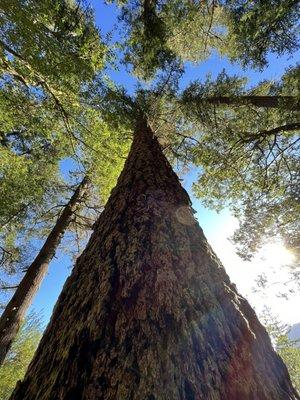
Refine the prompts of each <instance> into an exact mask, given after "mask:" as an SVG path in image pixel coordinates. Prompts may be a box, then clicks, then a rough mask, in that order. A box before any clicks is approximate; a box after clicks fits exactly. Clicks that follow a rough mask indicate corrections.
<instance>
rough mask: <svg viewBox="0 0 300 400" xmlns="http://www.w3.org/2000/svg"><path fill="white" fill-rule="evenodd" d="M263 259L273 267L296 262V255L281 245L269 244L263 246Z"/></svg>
mask: <svg viewBox="0 0 300 400" xmlns="http://www.w3.org/2000/svg"><path fill="white" fill-rule="evenodd" d="M261 258H262V260H263V261H264V262H266V263H268V264H272V266H274V265H286V264H291V263H292V262H293V261H294V260H295V256H294V254H293V253H292V252H291V251H289V250H288V249H287V248H286V247H285V246H283V245H282V244H280V243H268V244H266V245H265V246H263V248H262V249H261Z"/></svg>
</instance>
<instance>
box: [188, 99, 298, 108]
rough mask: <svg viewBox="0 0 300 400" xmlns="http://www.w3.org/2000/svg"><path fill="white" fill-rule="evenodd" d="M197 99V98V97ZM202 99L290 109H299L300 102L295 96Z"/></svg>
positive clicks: (213, 101) (218, 102)
mask: <svg viewBox="0 0 300 400" xmlns="http://www.w3.org/2000/svg"><path fill="white" fill-rule="evenodd" d="M196 99H197V98H196ZM200 101H203V102H204V103H209V104H215V105H218V104H227V105H235V106H240V105H245V104H246V105H247V104H251V105H253V106H255V107H262V108H278V107H282V108H283V109H286V110H289V111H299V110H300V102H299V99H298V98H297V97H295V96H236V97H230V96H214V97H203V98H202V97H201V99H200Z"/></svg>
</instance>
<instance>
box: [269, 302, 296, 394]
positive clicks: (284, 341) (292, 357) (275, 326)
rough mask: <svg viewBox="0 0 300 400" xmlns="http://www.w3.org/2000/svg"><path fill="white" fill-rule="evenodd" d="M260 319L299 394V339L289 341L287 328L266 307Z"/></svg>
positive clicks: (288, 329)
mask: <svg viewBox="0 0 300 400" xmlns="http://www.w3.org/2000/svg"><path fill="white" fill-rule="evenodd" d="M261 319H262V322H263V323H264V325H265V327H266V329H267V331H268V333H269V335H270V337H271V339H272V341H273V345H274V347H275V349H276V351H277V353H278V354H279V355H280V357H281V358H282V359H283V361H284V363H285V365H286V366H287V368H288V371H289V374H290V377H291V380H292V383H293V385H294V387H295V389H296V390H297V391H298V392H299V393H300V347H299V344H300V338H299V339H298V340H290V339H289V337H288V334H289V331H290V328H289V326H287V325H285V324H282V323H281V322H280V321H279V320H278V318H277V317H275V316H274V315H272V313H271V312H270V310H269V309H268V308H267V307H266V308H265V310H264V312H263V314H262V316H261Z"/></svg>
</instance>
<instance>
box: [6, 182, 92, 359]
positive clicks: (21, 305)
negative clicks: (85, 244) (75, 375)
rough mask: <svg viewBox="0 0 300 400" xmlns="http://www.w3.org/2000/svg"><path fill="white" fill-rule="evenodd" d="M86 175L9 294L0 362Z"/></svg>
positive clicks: (82, 192)
mask: <svg viewBox="0 0 300 400" xmlns="http://www.w3.org/2000/svg"><path fill="white" fill-rule="evenodd" d="M88 182H89V181H88V178H87V177H85V178H83V180H82V182H81V183H80V185H79V186H78V187H77V189H76V190H75V192H74V194H73V196H72V197H71V199H70V201H69V202H68V204H67V205H66V206H65V208H64V209H63V212H62V213H61V215H60V217H59V218H58V220H57V222H56V224H55V226H54V228H53V229H52V231H51V232H50V234H49V236H48V237H47V239H46V241H45V243H44V245H43V247H42V248H41V250H40V251H39V253H38V255H37V256H36V258H35V259H34V261H33V262H32V264H31V265H30V266H29V268H28V270H27V271H26V273H25V275H24V277H23V278H22V280H21V282H20V283H19V285H18V287H17V290H16V291H15V293H14V295H13V297H12V298H11V300H10V301H9V303H8V304H7V306H6V307H5V310H4V311H3V313H2V315H1V318H0V365H2V364H3V362H4V360H5V357H6V354H7V353H8V351H9V349H10V347H11V345H12V342H13V341H14V339H15V337H16V335H17V333H18V331H19V329H20V326H21V324H22V322H23V320H24V317H25V314H26V312H27V310H28V308H29V307H30V305H31V302H32V300H33V297H34V296H35V294H36V292H37V291H38V289H39V287H40V284H41V282H42V280H43V278H44V276H45V275H46V273H47V271H48V266H49V263H50V261H51V260H52V258H53V257H54V255H55V252H56V250H57V248H58V246H59V244H60V241H61V239H62V236H63V234H64V232H65V230H66V229H67V227H68V225H69V224H70V222H71V220H72V218H73V215H74V212H75V211H76V209H77V208H78V207H79V205H80V202H81V201H82V199H83V197H84V195H85V193H86V190H87V188H88Z"/></svg>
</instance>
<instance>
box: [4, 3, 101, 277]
mask: <svg viewBox="0 0 300 400" xmlns="http://www.w3.org/2000/svg"><path fill="white" fill-rule="evenodd" d="M0 49H1V50H0V71H1V75H0V80H1V81H0V119H1V122H0V144H1V146H0V167H1V176H0V197H1V201H0V246H1V248H0V250H1V253H2V255H1V260H0V263H1V264H2V265H3V267H4V268H5V270H6V272H11V273H13V272H15V266H16V265H17V264H18V263H19V264H20V266H21V264H24V263H23V262H22V259H23V258H24V254H21V253H22V251H21V247H22V246H23V243H24V242H26V243H27V251H26V252H27V255H28V250H29V249H28V242H29V240H30V238H31V237H32V236H37V237H42V236H43V235H44V234H46V233H47V229H45V228H46V226H48V227H50V226H51V223H52V221H53V218H55V217H56V216H57V211H59V209H58V208H56V207H57V206H58V205H59V203H64V199H65V197H66V195H68V191H67V193H66V190H65V188H63V189H62V187H63V186H62V185H63V182H62V178H61V177H60V173H59V163H60V161H61V160H62V159H64V158H66V157H77V154H78V152H79V151H80V149H78V147H79V144H80V143H81V142H80V141H79V139H80V136H82V130H83V126H82V123H81V122H80V118H81V117H80V114H81V107H80V103H79V101H80V96H81V89H82V86H84V85H86V84H87V83H89V82H91V81H92V80H93V79H94V76H95V74H96V73H98V72H99V71H100V70H101V69H102V68H103V66H104V62H105V59H106V47H105V46H104V45H103V43H102V42H101V38H100V35H99V32H98V30H97V28H96V27H95V25H94V20H93V13H92V11H91V9H89V8H88V7H85V6H84V3H82V2H79V3H77V2H75V1H73V0H70V1H69V0H68V1H60V0H57V1H56V0H55V1H52V0H42V1H38V2H36V1H23V0H13V1H3V2H1V13H0ZM106 170H107V166H106ZM107 180H108V179H107ZM53 210H55V212H53ZM37 223H38V225H39V226H38V227H37V226H36V224H37Z"/></svg>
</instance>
